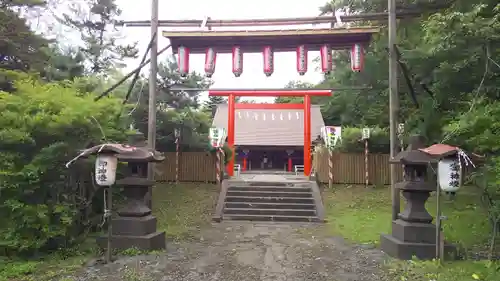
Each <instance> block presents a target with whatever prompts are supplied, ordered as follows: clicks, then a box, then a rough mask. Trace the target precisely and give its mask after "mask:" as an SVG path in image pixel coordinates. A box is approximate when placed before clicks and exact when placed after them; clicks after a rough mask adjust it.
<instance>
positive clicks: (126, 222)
mask: <svg viewBox="0 0 500 281" xmlns="http://www.w3.org/2000/svg"><path fill="white" fill-rule="evenodd" d="M111 223H112V225H113V235H130V236H142V235H147V234H149V233H154V232H156V217H155V216H153V215H149V216H144V217H116V218H113V219H112V221H111Z"/></svg>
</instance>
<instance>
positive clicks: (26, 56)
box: [0, 2, 49, 71]
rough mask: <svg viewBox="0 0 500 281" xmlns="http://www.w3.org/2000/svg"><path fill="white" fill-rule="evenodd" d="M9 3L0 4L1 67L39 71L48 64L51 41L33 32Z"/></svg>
mask: <svg viewBox="0 0 500 281" xmlns="http://www.w3.org/2000/svg"><path fill="white" fill-rule="evenodd" d="M9 3H10V2H5V3H2V4H0V5H2V8H1V9H0V19H1V22H0V68H2V69H9V70H22V71H28V70H35V71H37V70H38V71H39V70H41V69H43V68H44V67H45V66H46V64H47V59H48V55H47V53H46V51H47V50H46V47H47V46H48V43H49V41H48V40H46V39H44V38H43V37H41V36H38V35H36V34H35V33H33V32H32V31H31V30H30V28H29V26H28V24H27V23H26V21H25V20H24V19H22V18H21V17H20V16H19V15H18V13H16V12H14V11H13V10H12V9H11V8H12V5H9ZM18 6H19V5H18Z"/></svg>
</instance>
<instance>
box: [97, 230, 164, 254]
mask: <svg viewBox="0 0 500 281" xmlns="http://www.w3.org/2000/svg"><path fill="white" fill-rule="evenodd" d="M107 243H108V240H107V237H106V236H101V237H98V238H97V245H99V247H101V248H103V249H105V248H106V247H107ZM165 247H166V245H165V232H155V233H151V234H148V235H143V236H128V235H113V236H112V238H111V248H113V249H117V250H126V249H130V248H136V249H140V250H143V251H151V250H162V249H165Z"/></svg>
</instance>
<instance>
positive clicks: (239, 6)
mask: <svg viewBox="0 0 500 281" xmlns="http://www.w3.org/2000/svg"><path fill="white" fill-rule="evenodd" d="M159 2H160V9H159V19H160V20H161V19H164V20H166V19H176V20H177V19H200V20H201V19H203V18H204V17H205V16H210V17H211V18H212V19H246V18H281V17H307V16H317V15H318V13H319V12H318V11H319V9H318V8H319V7H320V6H322V5H324V4H325V2H326V0H310V1H299V2H294V1H290V0H252V1H235V0H232V1H231V0H209V1H206V0H182V1H167V0H159ZM117 3H118V4H119V6H120V8H121V9H122V10H123V14H122V19H124V20H149V19H150V17H151V1H150V0H141V1H139V0H117ZM299 3H300V4H301V5H299ZM316 27H328V25H326V26H322V25H317V26H316ZM285 28H286V29H291V28H311V26H310V25H309V26H301V27H293V26H292V27H271V28H269V27H268V28H260V29H285ZM232 29H233V30H234V29H241V27H240V28H232ZM246 29H254V30H255V29H257V28H246ZM162 30H166V29H165V28H160V34H161V31H162ZM169 30H174V29H169ZM184 30H186V29H184ZM219 30H222V29H220V28H219ZM226 30H227V28H226ZM125 34H126V38H127V39H126V40H127V41H139V47H140V52H141V54H142V53H143V52H144V51H145V50H146V47H147V45H148V43H149V40H150V34H151V33H150V28H148V27H127V28H126V30H125ZM168 43H169V42H168V39H166V38H163V37H160V38H159V42H158V45H159V49H161V48H162V47H164V46H166V45H168ZM168 54H171V52H169V53H168ZM317 55H319V53H318V54H317V53H313V52H311V53H310V54H309V60H310V61H309V71H308V73H306V75H304V76H299V75H298V73H297V71H296V60H295V53H278V54H276V55H275V71H274V74H273V75H272V76H271V77H266V76H265V75H264V73H263V59H262V54H245V55H244V63H243V65H244V68H243V74H242V75H241V76H240V77H239V78H236V77H234V75H233V73H232V71H231V55H230V54H223V55H218V57H217V66H216V71H215V74H214V75H213V80H214V82H215V84H214V85H213V87H214V88H280V87H283V86H284V85H285V84H286V83H288V82H289V81H291V80H299V81H307V82H312V83H316V82H319V81H320V79H321V77H322V74H321V71H319V70H318V69H317V67H318V65H316V64H313V62H312V60H313V59H314V58H315V57H317ZM165 56H166V55H162V56H161V57H159V60H160V61H161V60H164V59H165ZM139 60H140V59H137V60H135V61H130V62H128V67H127V68H128V69H130V70H132V69H134V68H135V67H136V66H137V65H138V64H139ZM203 64H204V55H191V57H190V69H191V70H195V71H197V72H200V73H203ZM205 98H206V97H205ZM266 100H269V99H266Z"/></svg>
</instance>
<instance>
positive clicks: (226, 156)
mask: <svg viewBox="0 0 500 281" xmlns="http://www.w3.org/2000/svg"><path fill="white" fill-rule="evenodd" d="M222 150H223V151H224V165H226V164H227V163H229V160H231V156H233V154H234V147H231V146H229V144H228V143H224V145H223V146H222ZM207 151H208V152H210V153H212V154H213V155H215V153H216V152H217V149H216V148H214V147H212V146H211V145H210V143H209V142H208V141H207Z"/></svg>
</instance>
